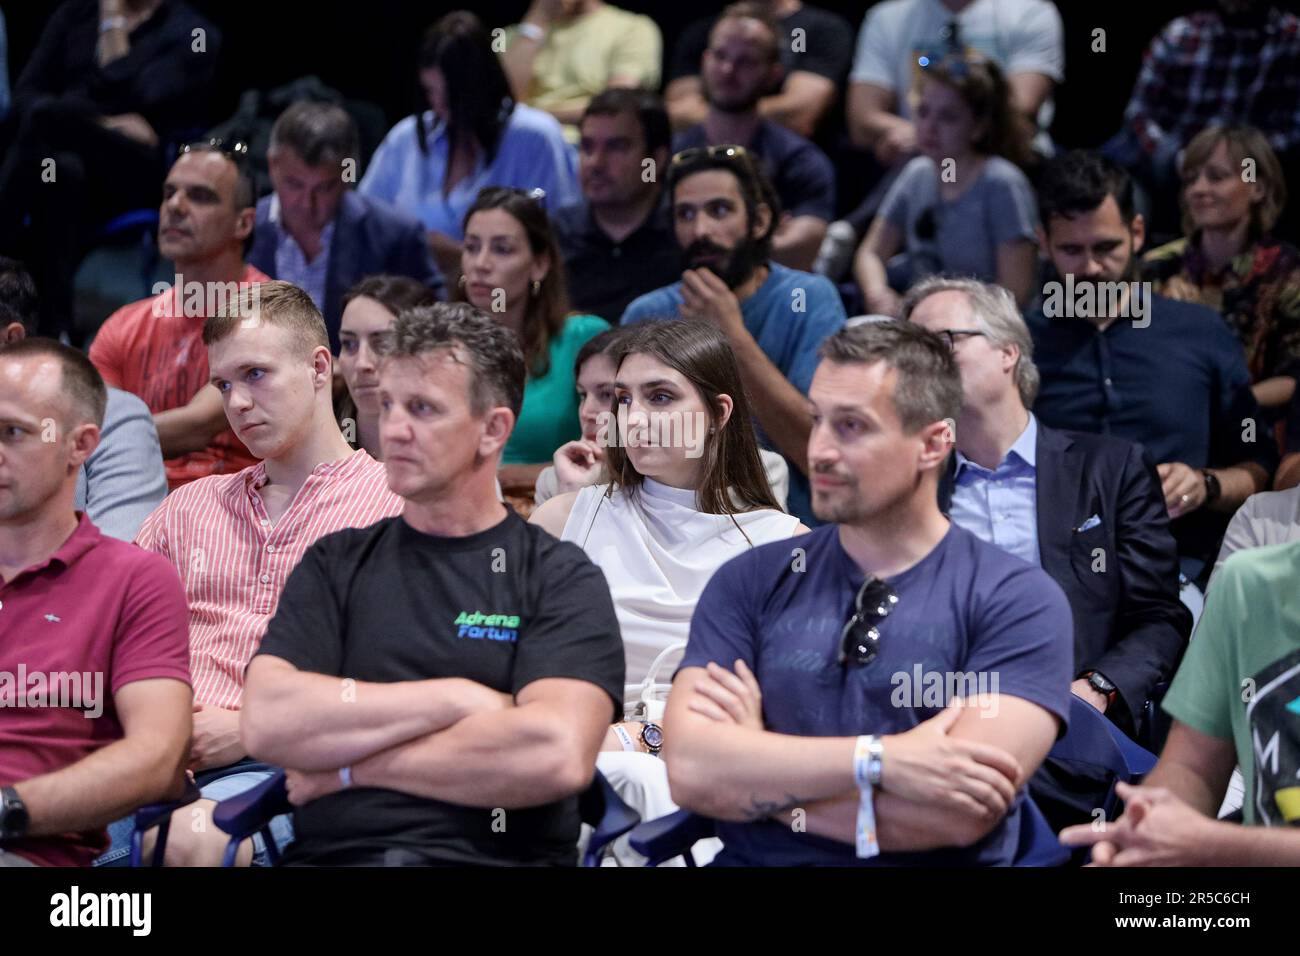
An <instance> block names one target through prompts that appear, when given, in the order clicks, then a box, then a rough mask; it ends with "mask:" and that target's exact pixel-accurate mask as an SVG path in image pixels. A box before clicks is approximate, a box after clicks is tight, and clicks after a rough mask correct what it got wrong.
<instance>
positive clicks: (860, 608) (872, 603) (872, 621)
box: [839, 576, 898, 667]
mask: <svg viewBox="0 0 1300 956" xmlns="http://www.w3.org/2000/svg"><path fill="white" fill-rule="evenodd" d="M897 604H898V595H897V594H895V593H894V589H893V588H891V587H890V586H889V585H888V584H886V583H885V582H884V581H882V580H880V579H879V578H877V577H871V576H868V578H867V579H866V580H865V581H863V582H862V587H861V588H860V589H859V590H858V596H857V600H855V601H854V602H853V616H852V617H851V618H849V619H848V621H847V622H846V623H845V625H844V629H843V630H842V631H841V632H840V658H839V659H840V664H841V665H845V664H855V665H857V666H860V667H865V666H866V665H867V664H870V663H871V662H872V661H874V660H875V659H876V655H877V654H879V653H880V623H881V621H883V620H884V619H885V618H887V617H889V614H890V612H891V611H893V610H894V607H895V606H896V605H897Z"/></svg>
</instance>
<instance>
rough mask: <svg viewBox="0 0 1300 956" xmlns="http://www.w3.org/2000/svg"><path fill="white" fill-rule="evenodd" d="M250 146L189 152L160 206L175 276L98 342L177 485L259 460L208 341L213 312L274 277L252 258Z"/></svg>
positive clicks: (96, 354)
mask: <svg viewBox="0 0 1300 956" xmlns="http://www.w3.org/2000/svg"><path fill="white" fill-rule="evenodd" d="M246 153H247V148H246V147H244V146H243V145H242V144H228V143H222V142H220V141H213V142H211V143H204V144H196V145H192V146H187V147H186V148H185V149H184V150H183V151H182V152H181V154H180V156H179V157H178V158H177V160H176V162H175V163H174V164H172V168H171V170H170V171H169V172H168V174H167V180H166V182H165V183H164V184H163V200H162V205H161V206H160V207H159V210H158V214H159V222H158V251H159V253H161V254H162V256H163V258H165V259H169V260H171V262H172V264H173V265H174V266H175V269H176V275H175V279H174V281H173V282H172V283H170V284H164V283H159V284H158V285H156V286H155V287H154V288H155V290H156V291H157V293H158V294H156V295H154V296H151V297H150V298H147V299H140V300H139V301H137V302H131V303H128V304H127V305H124V306H122V308H120V309H118V310H117V311H116V312H114V313H113V314H112V315H110V316H109V317H108V319H107V320H106V321H105V322H104V325H103V326H102V327H101V328H100V330H99V332H98V334H97V335H96V336H95V339H94V341H93V342H92V343H91V345H90V360H91V361H92V362H94V363H95V367H96V368H97V369H99V374H100V375H102V376H103V377H104V381H105V383H107V384H108V385H109V387H111V388H120V389H123V390H124V391H128V392H132V393H134V394H135V395H138V396H139V397H140V398H142V399H144V403H145V404H146V405H148V406H149V411H151V412H152V413H153V420H154V426H155V427H156V428H157V429H158V442H159V444H160V445H161V446H162V454H163V458H164V460H165V461H166V465H167V484H168V487H170V488H171V489H172V490H175V489H176V488H178V487H180V486H181V485H183V484H185V483H186V482H190V481H193V480H194V479H196V478H204V477H206V476H208V475H218V474H225V475H228V474H234V473H235V472H237V471H239V470H241V469H243V468H247V467H248V466H250V465H253V464H256V462H257V459H256V458H254V457H253V456H252V455H251V454H250V453H249V451H248V449H247V448H246V447H244V443H243V442H242V441H240V440H239V438H238V437H237V436H236V435H235V433H234V432H233V431H231V430H230V425H229V423H228V422H227V421H226V413H225V410H224V409H223V408H222V406H221V394H220V393H219V392H218V391H217V389H216V388H215V386H212V385H210V384H209V383H208V354H207V350H206V349H205V348H204V347H203V323H204V322H205V321H207V319H208V317H209V316H211V315H213V314H214V313H215V312H217V311H218V310H219V308H220V306H221V305H224V304H225V303H228V302H231V301H233V300H234V299H235V297H236V296H237V295H238V294H239V292H240V290H241V289H247V288H249V287H250V286H252V285H254V284H256V283H260V282H266V281H268V280H267V276H266V274H265V273H263V272H261V271H260V270H258V269H256V268H254V267H253V266H251V265H248V264H247V263H246V262H245V261H244V255H245V252H246V247H247V245H248V239H249V236H250V234H251V233H252V231H253V223H254V220H255V218H256V214H257V213H256V209H255V208H254V206H253V184H252V181H251V180H250V179H249V178H248V174H247V172H246V171H245V170H244V169H243V167H242V165H241V163H242V157H243V155H245V154H246Z"/></svg>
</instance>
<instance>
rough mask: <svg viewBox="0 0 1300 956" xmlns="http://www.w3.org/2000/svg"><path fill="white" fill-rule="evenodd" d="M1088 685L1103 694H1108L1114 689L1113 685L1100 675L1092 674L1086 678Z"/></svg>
mask: <svg viewBox="0 0 1300 956" xmlns="http://www.w3.org/2000/svg"><path fill="white" fill-rule="evenodd" d="M1088 683H1089V684H1091V685H1092V686H1093V687H1094V688H1095V689H1096V690H1097V691H1099V692H1101V693H1103V694H1109V693H1110V692H1111V691H1113V690H1114V689H1115V685H1114V684H1112V683H1111V682H1110V681H1108V680H1106V678H1104V677H1102V676H1101V675H1100V674H1093V675H1092V676H1091V677H1089V678H1088Z"/></svg>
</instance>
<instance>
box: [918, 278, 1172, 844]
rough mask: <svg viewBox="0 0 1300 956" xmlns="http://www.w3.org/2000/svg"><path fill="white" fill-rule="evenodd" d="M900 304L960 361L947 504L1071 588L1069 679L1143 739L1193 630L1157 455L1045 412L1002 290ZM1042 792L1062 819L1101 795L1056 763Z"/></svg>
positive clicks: (975, 288)
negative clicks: (1050, 421) (1150, 704)
mask: <svg viewBox="0 0 1300 956" xmlns="http://www.w3.org/2000/svg"><path fill="white" fill-rule="evenodd" d="M903 315H904V316H905V317H907V318H909V319H910V320H911V321H913V322H916V323H917V324H918V325H922V326H924V327H926V328H928V329H930V330H931V331H933V332H938V333H939V334H941V335H943V336H944V337H945V338H947V339H948V341H949V343H950V344H951V346H952V349H953V354H954V357H955V358H956V359H957V365H958V367H959V368H960V369H961V375H962V392H963V401H962V412H961V418H960V419H959V420H958V421H957V422H955V423H954V443H955V445H956V447H955V449H954V453H953V454H952V456H951V457H950V458H949V467H948V473H947V475H946V476H945V479H944V480H943V481H942V482H941V483H940V486H939V498H940V500H939V506H940V508H941V509H942V510H943V511H944V512H945V513H946V514H948V516H949V517H950V518H951V519H952V520H953V521H954V522H956V523H957V524H959V525H961V526H962V527H964V528H967V529H968V530H970V531H972V532H974V533H975V534H976V535H978V536H979V537H982V538H984V539H985V540H987V541H990V542H992V543H993V544H996V545H999V546H1000V547H1002V548H1004V549H1005V550H1007V551H1010V552H1011V553H1013V554H1016V555H1018V556H1019V557H1021V558H1023V559H1025V560H1026V561H1028V562H1030V563H1033V564H1038V565H1039V566H1041V567H1042V568H1043V570H1044V571H1046V572H1047V573H1048V574H1049V575H1051V577H1052V579H1053V580H1054V581H1056V583H1057V584H1059V585H1060V586H1061V589H1062V590H1063V591H1064V592H1065V595H1066V597H1067V598H1068V599H1069V602H1070V610H1071V612H1072V615H1073V618H1074V659H1075V674H1076V678H1075V681H1074V684H1073V685H1072V687H1071V690H1073V691H1074V693H1075V694H1076V695H1077V696H1079V697H1082V698H1083V699H1084V700H1086V701H1088V703H1090V704H1092V705H1093V706H1094V707H1095V708H1097V710H1099V711H1101V712H1102V713H1104V714H1106V716H1108V717H1109V718H1110V719H1111V720H1112V721H1114V723H1115V724H1116V725H1117V726H1118V727H1119V728H1120V729H1122V730H1123V731H1125V732H1126V733H1128V734H1129V735H1130V736H1138V735H1139V734H1140V733H1141V734H1142V735H1143V736H1146V733H1147V732H1149V731H1151V730H1152V728H1149V727H1145V726H1144V725H1143V724H1144V715H1145V712H1146V703H1147V701H1149V700H1152V699H1153V697H1155V696H1156V695H1157V693H1158V688H1159V687H1160V685H1162V684H1164V683H1166V682H1168V680H1169V679H1170V677H1171V676H1172V674H1173V672H1174V670H1175V669H1176V667H1177V666H1178V662H1179V660H1180V659H1181V657H1182V654H1183V650H1184V648H1185V647H1186V646H1187V640H1188V635H1189V634H1190V633H1191V629H1192V615H1191V612H1190V611H1189V610H1188V609H1187V608H1186V607H1185V606H1184V605H1183V604H1182V602H1181V601H1180V600H1179V590H1178V587H1179V586H1178V550H1177V546H1176V544H1175V542H1174V537H1173V534H1172V533H1171V532H1170V530H1169V514H1168V511H1167V510H1166V508H1165V502H1164V495H1163V494H1162V492H1161V490H1160V479H1159V477H1158V476H1157V473H1156V468H1155V464H1154V463H1153V462H1152V461H1151V459H1150V457H1149V456H1148V455H1147V453H1146V452H1145V451H1144V450H1143V449H1142V447H1141V446H1140V445H1137V444H1134V443H1133V442H1129V441H1125V440H1123V439H1119V438H1112V437H1109V436H1105V435H1089V434H1083V433H1080V432H1066V431H1058V430H1056V429H1053V428H1048V427H1047V426H1046V425H1043V424H1042V423H1041V422H1039V421H1037V420H1036V419H1035V418H1034V416H1033V414H1032V413H1031V412H1030V411H1029V407H1030V406H1031V405H1032V404H1033V399H1034V395H1035V393H1036V391H1037V388H1038V371H1037V369H1036V368H1035V367H1034V364H1033V356H1032V352H1033V346H1032V341H1031V339H1030V335H1029V330H1028V328H1027V327H1026V326H1025V323H1024V320H1023V319H1022V318H1021V316H1020V313H1019V311H1018V310H1017V309H1016V306H1015V301H1014V299H1013V298H1012V297H1011V294H1010V293H1009V292H1007V291H1006V290H1005V289H1002V288H999V287H997V286H990V285H985V284H983V283H980V282H976V281H974V280H969V279H930V280H926V281H925V282H922V283H920V284H919V285H917V286H916V287H914V288H913V289H912V291H911V292H910V293H909V294H908V296H907V298H906V299H905V300H904V305H903ZM1032 789H1033V792H1034V796H1035V799H1036V800H1037V801H1038V802H1039V804H1040V806H1042V808H1043V810H1044V812H1045V813H1046V814H1047V816H1048V818H1049V820H1051V821H1052V822H1053V823H1054V824H1055V825H1057V826H1058V827H1059V826H1064V825H1066V824H1069V823H1076V822H1080V821H1081V820H1084V819H1088V818H1090V810H1091V808H1092V807H1095V806H1098V805H1099V800H1100V796H1103V795H1104V785H1101V784H1100V783H1099V782H1098V781H1097V780H1095V779H1093V777H1092V775H1091V774H1089V773H1087V772H1086V771H1081V770H1080V769H1079V768H1076V767H1069V766H1065V765H1062V764H1061V763H1059V762H1054V761H1051V760H1049V761H1048V762H1047V763H1045V764H1044V765H1043V768H1042V769H1041V770H1040V771H1039V773H1038V774H1037V775H1036V776H1035V777H1034V781H1033V784H1032Z"/></svg>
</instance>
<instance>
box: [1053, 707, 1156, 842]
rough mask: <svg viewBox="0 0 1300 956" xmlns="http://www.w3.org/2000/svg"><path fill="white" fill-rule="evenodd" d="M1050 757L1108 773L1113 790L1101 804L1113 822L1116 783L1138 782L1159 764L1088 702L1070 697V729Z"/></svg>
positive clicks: (1152, 755)
mask: <svg viewBox="0 0 1300 956" xmlns="http://www.w3.org/2000/svg"><path fill="white" fill-rule="evenodd" d="M1049 756H1051V757H1054V758H1055V759H1057V760H1069V761H1075V762H1078V763H1084V764H1089V765H1091V766H1093V767H1098V768H1100V769H1102V770H1104V771H1106V775H1107V776H1108V777H1109V779H1110V789H1109V791H1108V792H1107V794H1106V799H1105V801H1103V803H1102V809H1103V810H1104V811H1105V813H1106V819H1107V820H1112V819H1114V816H1115V810H1116V807H1117V806H1118V804H1119V795H1118V794H1117V793H1116V792H1115V784H1116V783H1117V782H1119V781H1120V780H1122V781H1124V782H1125V783H1137V782H1139V781H1140V780H1141V779H1142V778H1143V777H1145V776H1146V775H1147V774H1148V773H1150V772H1151V768H1152V767H1154V766H1155V765H1156V760H1157V759H1158V758H1157V757H1156V755H1155V754H1153V753H1151V751H1149V750H1147V749H1145V748H1144V747H1141V746H1139V745H1138V744H1136V743H1134V742H1133V741H1132V740H1130V739H1129V738H1128V736H1126V735H1125V733H1124V732H1123V731H1122V730H1120V729H1119V728H1118V727H1116V726H1115V724H1114V723H1112V722H1111V720H1110V719H1109V718H1108V717H1106V715H1105V714H1103V713H1101V712H1100V711H1099V710H1097V709H1096V708H1095V707H1093V706H1092V705H1091V704H1089V703H1088V702H1087V701H1086V700H1083V699H1082V698H1080V697H1076V696H1074V695H1071V697H1070V727H1069V729H1068V730H1067V731H1066V734H1065V736H1064V737H1062V738H1061V739H1060V740H1058V741H1057V742H1056V745H1055V746H1053V747H1052V750H1051V753H1050V754H1049Z"/></svg>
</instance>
